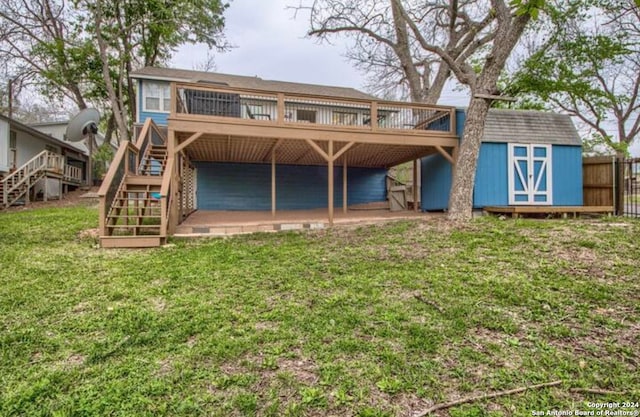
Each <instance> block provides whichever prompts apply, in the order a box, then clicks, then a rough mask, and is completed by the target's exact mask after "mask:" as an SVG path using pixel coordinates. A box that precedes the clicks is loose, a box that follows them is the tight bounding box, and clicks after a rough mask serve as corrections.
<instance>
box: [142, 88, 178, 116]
mask: <svg viewBox="0 0 640 417" xmlns="http://www.w3.org/2000/svg"><path fill="white" fill-rule="evenodd" d="M142 100H143V106H142V107H143V110H144V111H157V112H169V111H170V110H171V87H170V86H169V84H167V83H153V82H149V81H145V82H144V84H143V97H142Z"/></svg>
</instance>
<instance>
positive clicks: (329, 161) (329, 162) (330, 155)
mask: <svg viewBox="0 0 640 417" xmlns="http://www.w3.org/2000/svg"><path fill="white" fill-rule="evenodd" d="M314 145H315V143H314ZM316 146H318V145H316ZM327 169H328V182H329V187H328V188H329V191H328V193H329V195H328V199H327V200H328V201H329V225H330V226H333V141H332V140H330V141H329V153H328V155H327Z"/></svg>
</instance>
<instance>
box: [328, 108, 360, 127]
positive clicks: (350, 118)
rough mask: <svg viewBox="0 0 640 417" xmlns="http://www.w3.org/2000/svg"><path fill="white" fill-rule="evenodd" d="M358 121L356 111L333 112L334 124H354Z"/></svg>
mask: <svg viewBox="0 0 640 417" xmlns="http://www.w3.org/2000/svg"><path fill="white" fill-rule="evenodd" d="M357 121H358V114H357V113H348V112H344V111H334V112H333V124H334V125H355V124H356V123H357Z"/></svg>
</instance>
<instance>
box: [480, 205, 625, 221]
mask: <svg viewBox="0 0 640 417" xmlns="http://www.w3.org/2000/svg"><path fill="white" fill-rule="evenodd" d="M483 210H484V211H485V212H487V213H490V214H511V217H513V218H514V219H515V218H518V217H520V216H521V215H526V214H559V215H561V216H562V217H567V216H568V215H570V214H571V215H572V216H573V217H574V218H575V217H578V215H579V214H613V206H489V207H485V208H484V209H483Z"/></svg>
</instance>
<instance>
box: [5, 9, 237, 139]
mask: <svg viewBox="0 0 640 417" xmlns="http://www.w3.org/2000/svg"><path fill="white" fill-rule="evenodd" d="M227 7H228V5H227V4H226V3H224V2H223V1H222V0H195V1H185V0H101V1H97V2H93V1H89V0H75V1H73V2H64V1H62V0H6V1H4V2H3V5H2V6H0V18H1V19H0V61H4V62H5V63H9V64H6V65H7V67H6V68H5V69H4V72H5V73H6V76H9V77H12V78H14V79H16V83H17V84H18V85H22V86H35V87H36V88H37V89H38V91H39V92H40V93H42V94H44V95H45V96H46V97H50V98H51V99H54V100H57V101H59V102H61V101H64V100H65V99H66V100H70V101H71V102H73V103H74V104H75V105H76V106H77V107H78V108H79V109H83V108H86V107H87V106H88V104H89V103H90V104H91V105H93V106H96V107H98V108H101V109H103V111H104V110H108V113H109V114H111V115H112V116H111V117H109V118H108V120H109V123H108V132H107V133H109V130H110V129H113V128H115V127H116V123H115V121H116V119H117V118H116V117H113V112H111V111H110V110H111V109H116V111H119V113H120V114H121V117H119V118H120V119H121V123H118V126H117V128H118V129H117V130H118V131H119V137H120V139H128V132H129V131H130V127H131V124H132V123H133V120H135V106H134V105H133V103H134V101H135V96H134V94H133V91H134V89H133V84H132V81H131V80H130V78H129V74H130V73H131V72H132V71H134V70H136V69H138V68H141V67H143V66H147V65H162V64H164V63H166V62H167V61H168V60H169V59H170V57H171V55H172V53H173V52H174V51H175V50H176V49H177V48H178V47H179V46H180V45H182V44H184V43H195V42H201V43H204V44H206V45H207V46H209V47H210V48H215V49H219V50H220V49H225V48H226V47H227V43H226V40H225V38H224V34H223V28H224V17H223V15H224V11H225V10H226V8H227ZM97 17H98V19H96V18H97ZM99 37H100V38H101V40H100V42H98V38H99ZM105 68H106V69H107V71H106V73H105V71H104V70H105ZM109 90H112V91H111V92H112V94H111V93H109ZM107 96H109V98H110V100H109V103H108V104H107V103H106V102H105V100H104V98H105V97H107ZM120 125H122V126H120Z"/></svg>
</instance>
